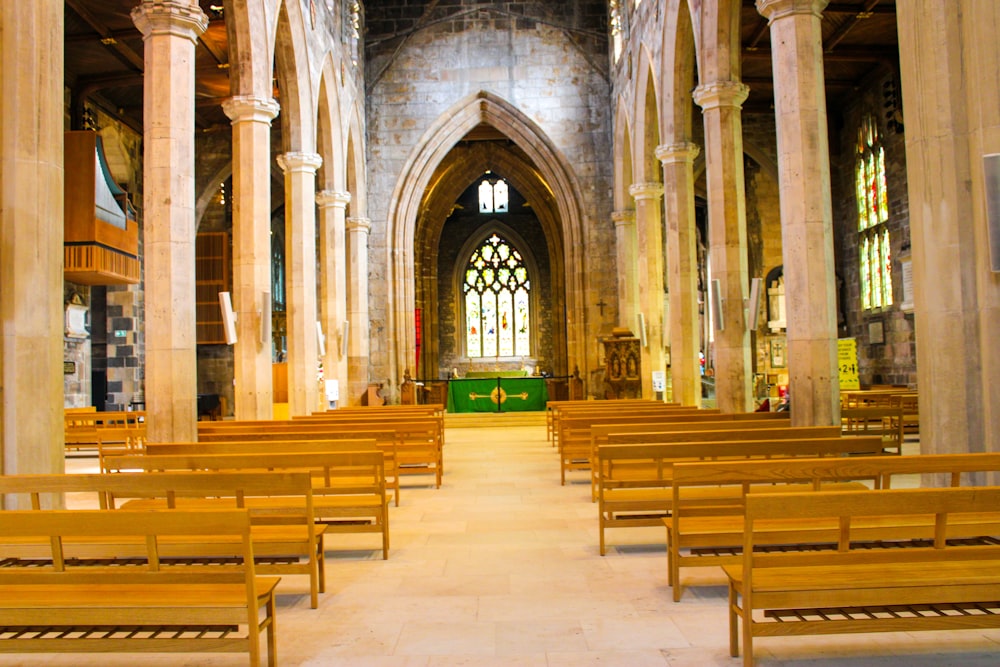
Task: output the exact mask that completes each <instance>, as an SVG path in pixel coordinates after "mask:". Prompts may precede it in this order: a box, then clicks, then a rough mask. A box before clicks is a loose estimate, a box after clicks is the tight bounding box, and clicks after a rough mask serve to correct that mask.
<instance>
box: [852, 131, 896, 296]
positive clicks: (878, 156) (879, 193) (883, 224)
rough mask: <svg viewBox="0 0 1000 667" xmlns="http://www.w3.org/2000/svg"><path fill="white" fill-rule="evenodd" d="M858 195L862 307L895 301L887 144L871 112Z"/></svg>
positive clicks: (861, 146)
mask: <svg viewBox="0 0 1000 667" xmlns="http://www.w3.org/2000/svg"><path fill="white" fill-rule="evenodd" d="M857 153H858V154H857V162H856V164H855V178H854V182H855V196H856V198H857V205H858V248H859V252H858V260H859V264H860V270H861V281H860V282H861V308H862V310H873V309H876V308H883V307H885V306H891V305H892V253H891V243H890V239H889V228H888V224H887V223H888V221H889V194H888V188H887V186H886V175H885V148H884V147H883V146H882V144H881V141H880V137H879V134H878V127H877V126H876V124H875V119H874V117H873V116H872V115H870V114H869V115H867V116H865V118H864V119H863V120H862V122H861V127H860V128H859V129H858V144H857Z"/></svg>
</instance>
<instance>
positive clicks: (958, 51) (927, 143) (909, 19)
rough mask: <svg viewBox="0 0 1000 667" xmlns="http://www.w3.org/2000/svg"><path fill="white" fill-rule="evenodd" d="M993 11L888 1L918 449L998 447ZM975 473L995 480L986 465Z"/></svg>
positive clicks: (999, 131) (971, 4) (999, 149)
mask: <svg viewBox="0 0 1000 667" xmlns="http://www.w3.org/2000/svg"><path fill="white" fill-rule="evenodd" d="M998 9H1000V7H998V5H997V4H996V3H993V2H976V1H974V0H962V1H961V2H956V1H955V0H914V1H912V2H905V3H899V6H898V8H897V12H898V17H897V19H898V20H897V25H898V28H899V67H900V82H901V88H902V91H903V108H904V109H905V110H906V111H905V113H906V174H907V181H908V182H907V189H908V193H907V195H908V198H909V207H908V212H909V216H910V226H909V228H910V232H911V234H912V242H913V301H914V312H915V317H914V327H915V329H916V341H917V375H918V380H919V390H920V392H919V396H920V450H921V453H923V454H961V453H967V452H993V453H996V452H1000V401H998V400H997V398H996V394H995V393H994V392H995V391H996V380H997V378H998V377H1000V355H997V341H998V340H1000V272H997V271H996V269H995V268H994V267H993V266H992V262H991V242H992V243H996V242H997V241H1000V239H997V238H996V237H995V236H993V237H992V238H991V234H990V231H989V200H990V196H991V195H990V192H989V188H990V182H989V180H990V179H989V177H988V176H987V174H986V173H985V166H986V163H985V160H984V159H983V157H984V156H985V155H990V154H996V153H1000V103H998V99H997V98H998V90H997V86H996V85H995V84H994V83H991V80H992V79H995V77H996V65H997V62H1000V44H998V42H997V39H996V34H997V32H998V31H1000V14H998V12H997V10H998ZM994 186H995V184H994ZM898 282H901V281H899V280H898V279H897V283H898ZM897 295H898V292H897ZM792 400H795V399H794V395H793V398H792ZM982 477H985V480H984V481H977V483H986V484H1000V475H997V474H996V473H993V474H990V475H986V476H980V478H982Z"/></svg>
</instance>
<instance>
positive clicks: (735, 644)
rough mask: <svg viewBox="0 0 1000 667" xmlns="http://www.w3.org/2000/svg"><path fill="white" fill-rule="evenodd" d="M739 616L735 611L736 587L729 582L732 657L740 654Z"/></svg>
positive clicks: (730, 651)
mask: <svg viewBox="0 0 1000 667" xmlns="http://www.w3.org/2000/svg"><path fill="white" fill-rule="evenodd" d="M738 623H739V616H738V614H737V613H736V588H735V587H734V586H733V582H732V581H731V580H730V582H729V655H731V656H732V657H734V658H737V657H739V655H740V637H739V635H740V633H739V629H738V628H739V626H738V625H737V624H738Z"/></svg>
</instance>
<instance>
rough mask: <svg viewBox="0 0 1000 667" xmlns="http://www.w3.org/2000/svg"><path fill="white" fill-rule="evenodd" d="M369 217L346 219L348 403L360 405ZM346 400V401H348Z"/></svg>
mask: <svg viewBox="0 0 1000 667" xmlns="http://www.w3.org/2000/svg"><path fill="white" fill-rule="evenodd" d="M371 228H372V223H371V220H369V219H368V218H348V219H347V285H348V288H347V319H348V321H349V322H350V332H349V334H348V340H347V387H348V392H349V393H348V395H347V396H346V397H343V395H342V398H341V400H342V401H343V403H344V404H345V405H348V404H349V405H357V404H358V403H359V402H360V401H361V396H362V395H363V394H364V393H365V392H366V391H368V356H369V345H368V233H369V232H370V231H371ZM345 399H346V400H345Z"/></svg>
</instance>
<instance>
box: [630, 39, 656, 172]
mask: <svg viewBox="0 0 1000 667" xmlns="http://www.w3.org/2000/svg"><path fill="white" fill-rule="evenodd" d="M638 73H639V76H638V78H637V79H636V85H635V111H634V113H633V118H634V119H635V124H634V126H633V127H634V129H635V133H634V135H633V136H634V140H635V141H634V145H633V146H632V158H633V161H634V162H633V167H632V173H633V175H634V177H635V179H636V182H637V183H660V182H662V181H663V170H662V169H661V168H660V161H659V160H658V159H657V157H656V147H657V146H659V144H660V111H659V108H660V103H659V96H658V95H657V91H656V88H657V83H658V81H657V78H656V77H655V76H654V75H653V62H652V60H650V58H649V53H648V52H647V51H646V48H645V47H643V48H642V50H641V52H640V55H639V65H638ZM630 185H631V184H630Z"/></svg>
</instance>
